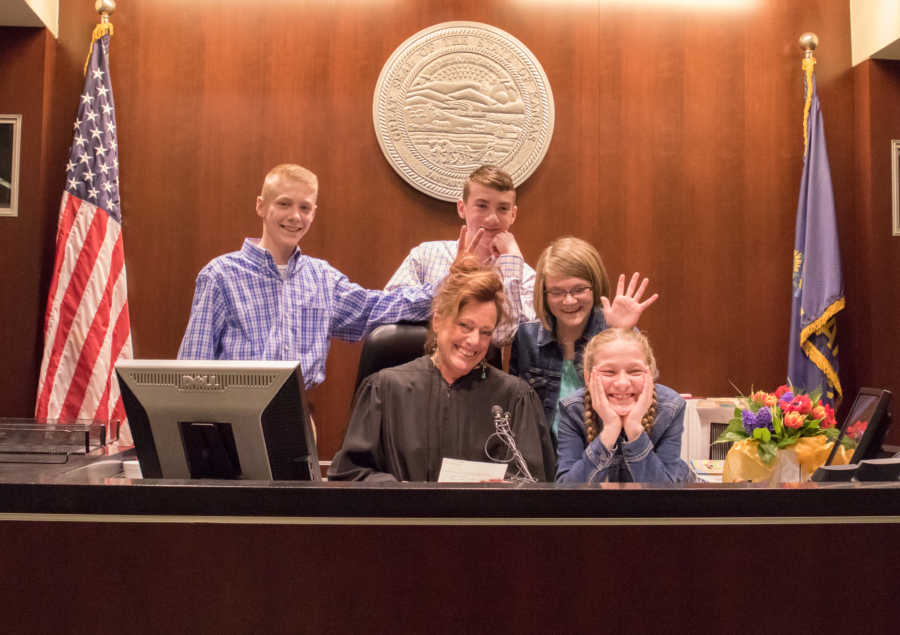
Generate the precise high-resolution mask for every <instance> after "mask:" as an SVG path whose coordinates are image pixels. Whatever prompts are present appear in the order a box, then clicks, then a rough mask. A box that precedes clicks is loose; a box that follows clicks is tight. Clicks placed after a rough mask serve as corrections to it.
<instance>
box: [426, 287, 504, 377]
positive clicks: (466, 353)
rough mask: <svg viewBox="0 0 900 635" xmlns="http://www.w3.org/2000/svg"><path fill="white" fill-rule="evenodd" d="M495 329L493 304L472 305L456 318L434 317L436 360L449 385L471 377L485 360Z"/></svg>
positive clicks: (460, 311)
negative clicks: (473, 371)
mask: <svg viewBox="0 0 900 635" xmlns="http://www.w3.org/2000/svg"><path fill="white" fill-rule="evenodd" d="M496 326H497V305H496V304H494V302H469V303H468V304H466V305H465V306H463V307H462V308H461V309H460V310H459V313H458V314H457V315H456V316H455V317H453V316H446V317H445V316H439V315H435V316H434V318H433V319H432V327H433V328H434V332H435V336H436V339H437V351H436V353H435V355H436V357H435V361H436V363H437V367H438V369H439V370H440V371H441V375H442V376H443V377H444V379H445V380H446V381H447V383H448V384H452V383H453V382H454V381H456V380H457V379H459V378H460V377H462V376H463V375H466V374H468V373H469V372H470V371H471V370H472V369H473V368H475V366H476V364H478V363H480V362H481V360H483V359H484V356H485V355H486V354H487V350H488V347H489V346H490V344H491V335H493V333H494V328H495V327H496Z"/></svg>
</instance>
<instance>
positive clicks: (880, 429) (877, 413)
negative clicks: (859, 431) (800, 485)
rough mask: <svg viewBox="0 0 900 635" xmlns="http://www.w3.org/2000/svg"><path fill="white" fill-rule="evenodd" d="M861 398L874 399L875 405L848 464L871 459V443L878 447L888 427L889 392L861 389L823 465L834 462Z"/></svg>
mask: <svg viewBox="0 0 900 635" xmlns="http://www.w3.org/2000/svg"><path fill="white" fill-rule="evenodd" d="M863 396H868V397H875V398H876V399H877V401H876V403H875V409H874V410H873V411H872V416H871V417H870V418H869V425H868V426H867V427H866V431H865V433H864V434H863V437H862V439H860V440H859V441H858V442H857V444H856V448H854V450H853V456H852V457H851V458H850V463H851V464H853V463H859V462H860V461H861V460H863V459H866V458H871V457H870V456H869V447H870V446H871V445H872V443H873V442H877V444H878V445H879V446H880V444H881V439H883V438H884V433H885V431H886V430H887V427H888V426H889V425H890V416H889V413H888V407H889V406H890V402H891V391H890V390H887V389H884V388H870V387H863V388H860V389H859V391H858V392H857V393H856V398H855V399H854V400H853V404H852V405H851V406H850V409H849V410H848V411H847V416H846V417H845V418H844V422H843V423H842V424H841V431H840V433H839V434H838V436H837V438H836V439H835V440H834V447H832V448H831V452H830V453H829V455H828V460H827V461H825V465H831V462H832V461H833V460H834V457H835V454H837V449H838V447H840V445H841V441H842V440H843V439H844V437H845V436H846V430H847V427H848V426H850V425H852V423H851V421H850V419H851V415H852V414H853V413H854V412H855V411H856V404H857V403H858V402H859V400H860V397H863ZM877 451H878V448H876V449H875V452H877Z"/></svg>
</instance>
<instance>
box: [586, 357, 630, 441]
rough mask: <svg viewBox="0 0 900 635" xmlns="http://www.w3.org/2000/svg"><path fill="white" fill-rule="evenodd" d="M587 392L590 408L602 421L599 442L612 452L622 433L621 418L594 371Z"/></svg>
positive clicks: (598, 375) (598, 374)
mask: <svg viewBox="0 0 900 635" xmlns="http://www.w3.org/2000/svg"><path fill="white" fill-rule="evenodd" d="M588 390H589V391H590V393H591V407H592V408H593V409H594V412H595V413H597V416H599V417H600V418H601V419H602V420H603V430H601V431H600V440H601V441H602V442H603V445H605V446H606V447H607V448H608V449H610V450H612V449H613V448H614V447H615V445H616V440H617V439H618V438H619V434H620V433H621V432H622V417H620V416H619V415H617V414H616V412H615V410H613V409H612V406H610V405H609V400H607V398H606V390H605V389H604V388H603V380H602V378H601V376H600V373H599V372H597V371H596V370H592V371H591V376H590V380H589V381H588Z"/></svg>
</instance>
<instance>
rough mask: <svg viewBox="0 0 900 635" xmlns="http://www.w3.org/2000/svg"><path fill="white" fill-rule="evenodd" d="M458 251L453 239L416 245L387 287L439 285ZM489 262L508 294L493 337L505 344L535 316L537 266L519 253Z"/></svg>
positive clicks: (499, 342)
mask: <svg viewBox="0 0 900 635" xmlns="http://www.w3.org/2000/svg"><path fill="white" fill-rule="evenodd" d="M456 251H457V244H456V243H455V242H454V241H452V240H434V241H430V242H425V243H422V244H421V245H417V246H415V247H413V248H412V249H411V250H410V252H409V254H408V255H407V256H406V258H404V259H403V262H402V263H400V267H398V268H397V271H395V272H394V275H393V276H391V279H390V280H388V283H387V284H386V285H385V287H384V288H385V290H386V291H389V290H392V289H397V288H399V287H400V286H403V285H415V284H425V283H428V284H431V285H432V286H433V287H437V285H438V283H439V282H440V281H441V280H443V279H444V277H446V275H447V273H448V272H449V271H450V265H451V264H452V263H453V260H454V259H455V258H456ZM490 264H492V265H494V266H495V267H497V270H498V271H499V272H500V275H501V277H502V278H503V292H504V293H505V294H506V313H507V316H506V318H507V319H506V320H505V321H504V322H503V323H502V324H499V325H497V328H496V329H494V336H493V338H491V339H492V341H493V342H494V344H496V345H498V346H502V345H504V344H507V343H509V341H510V340H512V337H513V335H515V333H516V328H518V326H519V323H520V322H528V321H530V320H533V319H535V314H534V301H533V297H534V269H532V268H531V267H529V266H528V264H526V262H525V261H524V260H522V258H521V257H520V256H515V255H512V254H503V255H502V256H498V257H497V258H495V259H494V260H493V261H492V262H491V263H490Z"/></svg>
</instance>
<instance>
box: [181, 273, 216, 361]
mask: <svg viewBox="0 0 900 635" xmlns="http://www.w3.org/2000/svg"><path fill="white" fill-rule="evenodd" d="M226 314H227V303H226V301H225V294H224V293H223V292H222V289H221V288H220V286H219V285H218V284H217V282H216V279H215V276H214V275H213V274H211V273H209V272H206V271H201V272H200V273H199V274H198V275H197V283H196V285H195V288H194V300H193V302H192V303H191V316H190V318H188V325H187V328H186V329H185V331H184V337H183V338H182V340H181V346H180V347H179V349H178V358H179V359H218V358H219V355H220V353H221V338H222V331H223V330H224V328H225V319H226Z"/></svg>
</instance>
